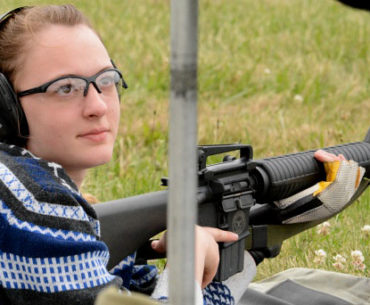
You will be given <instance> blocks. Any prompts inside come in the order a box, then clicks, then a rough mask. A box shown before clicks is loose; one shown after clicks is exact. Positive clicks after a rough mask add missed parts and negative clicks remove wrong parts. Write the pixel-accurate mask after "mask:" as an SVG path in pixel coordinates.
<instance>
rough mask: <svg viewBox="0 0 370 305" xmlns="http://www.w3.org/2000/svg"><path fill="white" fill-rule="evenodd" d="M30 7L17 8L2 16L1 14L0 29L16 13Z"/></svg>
mask: <svg viewBox="0 0 370 305" xmlns="http://www.w3.org/2000/svg"><path fill="white" fill-rule="evenodd" d="M28 7H30V6H21V7H17V8H15V9H12V10H10V11H8V12H6V13H4V14H1V15H0V28H1V27H2V26H3V25H4V24H5V22H6V21H7V20H8V19H9V18H11V17H13V16H14V15H15V14H17V13H18V12H20V11H21V10H23V9H25V8H28Z"/></svg>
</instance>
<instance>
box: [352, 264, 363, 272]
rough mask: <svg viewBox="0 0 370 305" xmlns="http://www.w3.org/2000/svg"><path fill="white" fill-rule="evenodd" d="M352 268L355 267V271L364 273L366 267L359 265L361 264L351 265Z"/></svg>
mask: <svg viewBox="0 0 370 305" xmlns="http://www.w3.org/2000/svg"><path fill="white" fill-rule="evenodd" d="M353 266H354V267H355V269H357V270H361V271H365V269H366V265H365V264H364V263H361V264H353Z"/></svg>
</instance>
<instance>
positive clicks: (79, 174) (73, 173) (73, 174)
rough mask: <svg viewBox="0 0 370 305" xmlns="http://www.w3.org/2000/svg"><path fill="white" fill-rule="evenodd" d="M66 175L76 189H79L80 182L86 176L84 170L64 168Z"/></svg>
mask: <svg viewBox="0 0 370 305" xmlns="http://www.w3.org/2000/svg"><path fill="white" fill-rule="evenodd" d="M64 170H65V172H66V173H67V175H68V176H69V177H70V178H71V179H72V181H73V182H74V183H75V184H76V185H77V187H78V189H80V187H81V184H82V181H83V180H84V178H85V176H86V171H87V170H86V169H79V170H78V169H77V170H76V169H68V168H64Z"/></svg>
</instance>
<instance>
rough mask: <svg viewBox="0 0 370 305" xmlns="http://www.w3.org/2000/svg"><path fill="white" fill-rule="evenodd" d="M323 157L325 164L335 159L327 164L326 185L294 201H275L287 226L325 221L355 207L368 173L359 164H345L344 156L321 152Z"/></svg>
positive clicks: (324, 183)
mask: <svg viewBox="0 0 370 305" xmlns="http://www.w3.org/2000/svg"><path fill="white" fill-rule="evenodd" d="M320 154H322V155H323V156H324V160H331V159H335V160H334V161H327V162H324V168H325V172H326V181H321V182H319V183H317V184H315V185H313V186H312V187H310V188H308V189H306V190H303V191H301V192H299V193H297V194H295V195H293V196H291V197H288V198H285V199H282V200H279V201H275V202H274V203H275V205H276V206H277V207H278V208H279V209H280V210H281V214H282V215H283V218H284V219H285V220H284V221H283V223H285V224H289V223H301V222H308V221H315V220H324V219H327V218H329V217H331V216H333V215H335V214H337V213H339V212H340V211H342V210H343V209H344V208H346V207H347V205H349V204H350V203H351V198H352V196H353V195H354V193H355V192H356V190H357V189H358V187H359V185H360V182H361V180H362V177H363V175H364V173H365V169H364V168H362V167H360V166H358V164H357V162H355V161H352V160H350V161H347V160H345V159H344V157H343V156H339V157H337V156H335V155H332V154H329V153H327V152H324V151H320ZM326 154H327V155H326ZM333 156H334V157H333ZM326 157H327V158H326Z"/></svg>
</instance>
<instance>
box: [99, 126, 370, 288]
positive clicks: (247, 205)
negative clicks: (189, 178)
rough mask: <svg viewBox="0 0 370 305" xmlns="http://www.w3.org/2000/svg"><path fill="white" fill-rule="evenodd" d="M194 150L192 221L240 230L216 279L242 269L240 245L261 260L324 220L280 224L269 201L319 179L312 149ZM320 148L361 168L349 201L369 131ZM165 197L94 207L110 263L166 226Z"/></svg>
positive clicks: (369, 147) (367, 154)
mask: <svg viewBox="0 0 370 305" xmlns="http://www.w3.org/2000/svg"><path fill="white" fill-rule="evenodd" d="M198 149H199V171H198V173H199V174H198V179H199V187H198V220H199V221H198V223H199V225H202V226H212V227H218V228H221V229H225V230H231V231H234V232H236V233H238V234H239V240H238V241H237V242H233V243H223V244H220V265H219V269H218V272H217V275H216V280H219V281H222V280H225V279H227V278H228V277H230V276H231V275H233V274H235V273H237V272H240V271H241V270H242V269H243V263H244V262H243V257H244V255H243V251H244V249H247V250H251V251H255V252H256V253H262V254H263V257H275V256H276V255H278V254H279V252H280V249H281V246H282V243H283V241H284V240H285V239H287V238H289V237H291V236H293V235H296V234H298V233H300V232H302V231H304V230H306V229H308V228H310V227H313V226H315V225H317V224H318V223H320V222H322V221H323V220H318V221H312V222H306V223H298V224H282V221H283V220H284V214H283V213H282V212H281V211H280V210H279V209H277V208H276V207H275V206H274V204H273V202H274V201H276V200H279V199H283V198H286V197H289V196H290V195H293V194H295V193H297V192H299V191H301V190H303V189H306V188H308V187H310V186H312V185H314V184H315V183H317V182H319V181H321V180H325V171H324V168H323V166H322V163H320V162H318V161H316V160H315V158H314V157H313V154H314V151H315V150H310V151H305V152H299V153H294V154H288V155H283V156H278V157H272V158H266V159H261V160H253V159H252V157H253V152H252V147H251V146H250V145H239V144H235V145H234V144H233V145H212V146H199V148H198ZM235 150H238V151H239V152H240V158H238V159H236V158H231V157H226V158H224V161H223V162H222V163H217V164H212V165H208V166H207V165H206V164H207V158H208V157H209V156H210V155H215V154H221V153H227V152H230V151H235ZM324 150H326V151H328V152H331V153H334V154H343V155H344V156H345V157H346V158H347V159H352V160H354V161H357V162H358V163H359V165H361V166H362V167H364V168H365V169H366V172H365V175H364V179H363V182H362V183H361V185H360V187H359V188H358V190H357V192H356V193H355V195H354V196H353V198H352V199H351V202H353V201H355V200H356V199H357V198H358V197H359V196H360V195H361V194H362V193H363V192H364V191H365V189H366V188H367V187H368V185H369V183H370V181H369V178H370V129H369V131H368V133H367V136H366V138H365V140H364V141H363V142H354V143H348V144H343V145H338V146H333V147H328V148H324ZM165 182H166V180H165ZM167 196H168V191H167V190H164V191H159V192H153V193H147V194H143V195H138V196H133V197H129V198H123V199H118V200H114V201H109V202H104V203H101V204H98V205H95V206H94V207H95V209H96V212H97V214H98V217H99V219H100V223H101V236H102V240H103V241H104V242H105V243H106V244H107V245H108V247H109V250H110V255H111V256H110V261H109V267H113V266H114V265H116V264H117V263H119V262H120V261H121V260H122V259H123V258H124V257H125V256H127V255H129V254H131V253H133V252H134V251H136V250H138V249H140V248H141V249H143V247H144V245H146V244H147V242H148V240H149V239H150V238H151V237H153V236H154V235H156V234H158V233H160V232H162V231H163V230H165V229H166V208H167V207H166V206H167ZM144 248H145V247H144ZM149 248H150V247H146V249H147V250H148V249H149ZM139 252H141V254H142V253H143V251H140V250H139ZM144 252H145V253H144V254H145V255H144V256H146V258H148V259H149V258H155V257H156V255H154V256H152V254H150V252H151V251H144ZM157 257H158V256H157Z"/></svg>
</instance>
